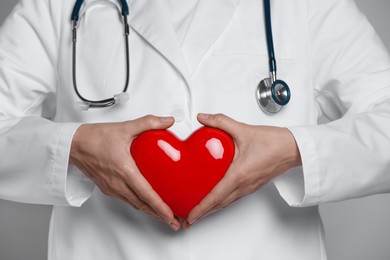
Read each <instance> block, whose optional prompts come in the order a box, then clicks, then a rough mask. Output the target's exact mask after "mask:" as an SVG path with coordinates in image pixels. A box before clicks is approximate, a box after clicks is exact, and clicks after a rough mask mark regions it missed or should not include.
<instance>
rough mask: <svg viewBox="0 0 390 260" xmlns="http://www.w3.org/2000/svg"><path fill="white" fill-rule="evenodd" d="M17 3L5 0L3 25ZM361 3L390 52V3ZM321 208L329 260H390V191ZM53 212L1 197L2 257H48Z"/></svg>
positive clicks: (34, 259)
mask: <svg viewBox="0 0 390 260" xmlns="http://www.w3.org/2000/svg"><path fill="white" fill-rule="evenodd" d="M324 1H326V0H324ZM16 2H17V0H1V1H0V24H2V22H3V21H4V19H5V18H6V16H7V15H8V14H9V13H10V12H11V10H12V8H13V6H14V5H15V4H16ZM357 2H358V5H359V6H360V8H361V9H362V10H363V11H364V12H365V13H366V14H367V16H368V18H369V20H370V21H371V23H372V24H373V25H374V27H375V28H376V29H377V32H378V34H379V35H380V36H381V38H382V40H383V41H384V42H385V44H386V46H387V48H388V49H389V50H390V31H389V25H390V16H389V15H388V13H389V11H390V1H389V0H365V1H364V0H357ZM15 33H17V32H15ZM320 210H321V214H322V217H323V221H324V225H325V231H326V236H327V249H328V256H329V260H389V259H390V195H377V196H372V197H368V198H364V199H357V200H351V201H345V202H340V203H332V204H327V205H322V206H321V207H320ZM50 213H51V207H49V206H40V205H24V204H18V203H14V202H8V201H3V200H0V260H44V259H46V251H47V234H48V230H49V228H48V225H49V221H50ZM313 260H314V259H313Z"/></svg>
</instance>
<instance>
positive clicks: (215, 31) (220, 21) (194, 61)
mask: <svg viewBox="0 0 390 260" xmlns="http://www.w3.org/2000/svg"><path fill="white" fill-rule="evenodd" d="M199 1H200V2H199V4H198V7H197V10H195V13H194V17H193V18H192V22H191V24H190V26H189V28H188V32H187V35H186V37H185V38H184V41H183V44H182V50H183V53H184V56H185V57H186V60H187V65H188V68H189V70H190V73H192V72H194V70H195V69H196V67H197V66H198V64H199V62H200V61H201V59H202V57H203V56H204V55H205V54H206V53H207V51H208V50H209V49H210V47H212V46H213V44H214V43H215V41H216V40H217V39H218V37H219V36H220V35H221V33H222V32H223V30H224V29H225V28H226V26H227V25H228V24H229V22H230V21H231V19H232V17H233V15H234V11H235V9H236V6H237V5H238V3H239V1H240V0H199Z"/></svg>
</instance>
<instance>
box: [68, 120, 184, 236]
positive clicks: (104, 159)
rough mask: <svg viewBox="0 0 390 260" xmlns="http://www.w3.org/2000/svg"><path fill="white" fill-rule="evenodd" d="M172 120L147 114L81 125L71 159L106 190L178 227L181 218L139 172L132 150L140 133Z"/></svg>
mask: <svg viewBox="0 0 390 260" xmlns="http://www.w3.org/2000/svg"><path fill="white" fill-rule="evenodd" d="M173 123H174V119H173V118H172V117H155V116H145V117H142V118H139V119H136V120H132V121H126V122H121V123H99V124H84V125H81V126H80V127H79V128H78V130H77V131H76V133H75V135H74V137H73V140H72V146H71V151H70V163H71V164H73V165H75V166H76V167H78V168H79V169H80V170H81V171H82V172H83V173H84V174H85V175H86V176H88V177H89V178H90V179H91V180H92V181H93V182H94V183H95V184H96V185H97V186H98V187H99V188H100V190H101V191H102V192H103V193H104V194H106V195H108V196H111V197H113V198H118V199H121V200H123V201H125V202H126V203H128V204H130V205H131V206H132V207H134V208H136V209H138V210H140V211H143V212H145V213H147V214H149V215H152V216H154V217H156V218H158V219H161V220H162V221H164V222H165V223H167V224H168V225H169V226H170V227H171V228H172V229H173V230H175V231H177V230H178V229H179V228H180V226H181V225H180V222H179V220H178V219H177V218H175V216H174V214H173V212H172V210H171V209H170V208H169V206H168V205H167V204H166V203H165V202H164V201H163V200H162V199H161V198H160V196H159V195H158V194H157V193H156V192H155V191H154V190H153V188H152V187H151V186H150V185H149V183H148V182H147V181H146V179H145V178H144V177H143V175H142V174H141V173H140V172H139V170H138V168H137V166H136V164H135V162H134V160H133V158H132V157H131V154H130V146H131V143H132V141H133V140H134V138H135V137H136V136H137V135H139V134H141V133H142V132H145V131H148V130H152V129H166V128H168V127H170V126H172V124H173Z"/></svg>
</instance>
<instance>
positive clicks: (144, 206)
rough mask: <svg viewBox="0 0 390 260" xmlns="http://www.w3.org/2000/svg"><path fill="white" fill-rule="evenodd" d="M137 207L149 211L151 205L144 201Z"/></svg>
mask: <svg viewBox="0 0 390 260" xmlns="http://www.w3.org/2000/svg"><path fill="white" fill-rule="evenodd" d="M137 208H138V210H139V211H142V212H149V206H148V205H147V204H146V203H144V202H141V203H139V204H138V205H137Z"/></svg>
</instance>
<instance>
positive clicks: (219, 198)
mask: <svg viewBox="0 0 390 260" xmlns="http://www.w3.org/2000/svg"><path fill="white" fill-rule="evenodd" d="M224 199H225V198H224V196H223V195H222V194H221V193H218V192H214V193H213V199H212V203H213V204H214V205H221V204H222V202H223V201H224Z"/></svg>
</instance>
